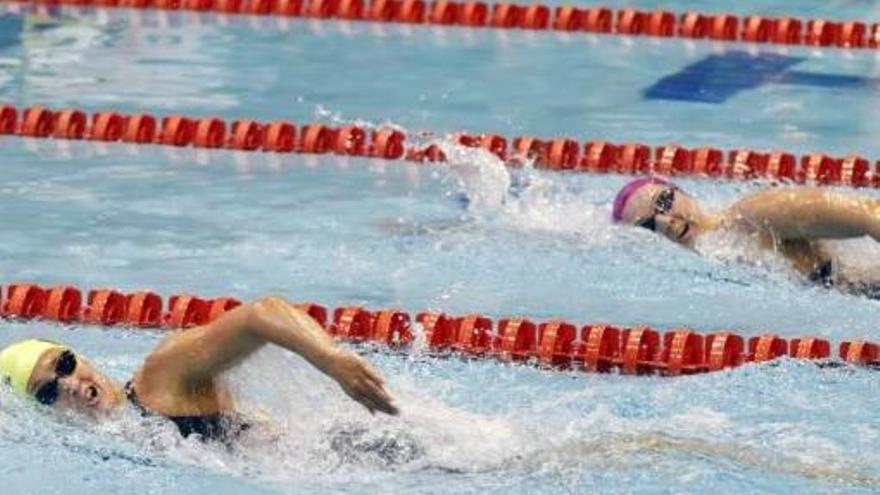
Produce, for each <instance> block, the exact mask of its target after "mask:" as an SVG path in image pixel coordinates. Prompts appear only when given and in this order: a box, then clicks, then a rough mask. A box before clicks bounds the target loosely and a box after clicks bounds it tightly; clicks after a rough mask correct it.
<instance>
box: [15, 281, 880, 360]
mask: <svg viewBox="0 0 880 495" xmlns="http://www.w3.org/2000/svg"><path fill="white" fill-rule="evenodd" d="M86 294H87V295H86V297H85V298H83V292H82V291H81V290H80V289H78V288H77V287H74V286H70V285H64V286H56V287H41V286H39V285H37V284H34V283H29V282H19V283H14V284H11V285H8V286H7V287H6V288H5V291H0V316H2V317H4V318H15V319H22V320H31V319H44V320H49V321H56V322H61V323H66V324H71V323H83V324H89V325H103V326H128V327H135V328H162V329H169V330H177V329H185V328H189V327H193V326H197V325H203V324H206V323H209V322H211V321H213V320H215V319H216V318H218V317H219V316H220V315H222V314H223V313H225V312H226V311H229V310H232V309H234V308H236V307H238V306H239V305H241V302H240V301H239V300H238V299H236V298H233V297H218V298H213V299H208V298H203V297H199V296H196V295H192V294H174V295H172V296H171V297H169V298H168V299H167V305H166V304H165V303H163V298H162V297H161V296H159V295H158V294H156V293H155V292H152V291H139V292H134V293H124V292H121V291H117V290H114V289H93V290H89V291H88V292H87V293H86ZM298 307H299V308H300V309H302V310H303V311H305V312H307V313H308V314H309V315H311V316H312V318H314V319H315V320H316V321H317V322H318V323H319V324H321V326H322V327H323V328H324V329H325V330H326V331H327V332H328V333H330V334H331V335H333V336H334V337H336V338H337V339H340V340H344V341H350V342H372V343H375V344H381V345H385V346H388V347H391V348H394V349H397V350H401V351H406V350H408V349H410V348H411V347H412V344H413V342H414V334H413V324H414V323H418V324H420V325H421V326H422V328H423V330H424V336H425V344H426V345H427V348H428V349H429V350H430V351H432V352H437V353H453V354H458V355H462V356H464V357H468V358H480V359H482V358H486V359H499V360H502V361H506V362H511V363H524V364H525V363H527V364H537V365H539V366H542V367H546V368H552V369H576V370H583V371H587V372H610V371H618V372H620V373H622V374H631V375H642V374H661V375H666V376H678V375H689V374H699V373H708V372H713V371H722V370H725V369H729V368H736V367H739V366H742V365H745V364H748V363H757V362H765V361H772V360H774V359H778V358H782V357H789V358H792V359H806V360H828V359H830V358H831V354H832V349H831V343H830V342H829V341H828V340H826V339H822V338H819V337H803V338H794V339H791V340H786V339H783V338H781V337H779V336H778V335H775V334H764V335H759V336H753V337H748V338H747V337H743V336H741V335H738V334H736V333H734V332H728V331H722V332H716V333H711V334H701V333H697V332H694V331H692V330H690V329H688V328H680V329H674V330H670V331H668V332H665V333H661V332H659V331H657V330H655V329H653V328H650V327H644V326H642V327H633V328H626V327H620V326H615V325H610V324H586V325H583V326H581V325H577V324H574V323H571V322H567V321H562V320H550V321H545V322H537V323H536V322H532V321H531V320H528V319H525V318H503V319H500V320H498V321H497V322H495V321H493V320H492V319H490V318H488V317H486V316H484V315H480V314H469V315H463V316H455V315H448V314H444V313H439V312H430V311H428V312H420V313H418V314H416V316H415V318H413V317H412V316H411V315H410V314H409V313H406V312H404V311H401V310H397V309H384V310H377V311H370V310H367V309H365V308H363V307H360V306H340V307H337V308H334V309H332V311H329V310H328V309H327V308H326V307H324V306H321V305H319V304H315V303H302V304H299V305H298ZM837 349H838V352H837V355H838V357H839V359H840V360H842V361H844V362H847V363H853V364H857V365H865V366H871V367H876V366H880V344H878V343H874V342H868V341H862V340H860V341H844V342H841V343H840V344H839V345H838V347H837Z"/></svg>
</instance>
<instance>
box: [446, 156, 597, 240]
mask: <svg viewBox="0 0 880 495" xmlns="http://www.w3.org/2000/svg"><path fill="white" fill-rule="evenodd" d="M438 144H439V145H440V146H441V148H442V149H443V152H444V153H445V154H446V158H447V162H446V163H445V166H446V167H448V170H449V171H450V176H449V180H450V181H452V182H453V183H454V186H455V188H456V192H458V193H460V194H461V195H462V196H463V197H464V198H466V201H464V206H465V207H466V209H467V213H468V214H469V215H471V216H472V217H473V218H475V219H478V220H496V221H499V222H501V223H502V224H505V225H507V226H509V227H512V228H515V229H519V230H525V231H537V232H550V233H556V234H563V235H575V236H577V237H579V238H580V239H582V240H583V242H586V243H590V244H602V243H604V242H607V241H608V240H609V239H610V238H611V232H612V229H611V222H610V220H609V218H610V210H609V209H608V208H609V207H608V206H607V204H603V205H601V206H600V205H597V204H596V203H594V202H592V201H590V200H589V197H588V195H587V194H585V193H584V191H583V190H580V189H579V188H577V187H575V186H573V185H572V184H571V181H567V180H565V179H566V178H570V177H566V176H565V175H563V174H560V173H543V172H539V171H537V170H536V169H535V168H534V167H533V166H532V162H531V161H530V160H527V159H523V158H519V159H518V161H520V162H523V163H524V165H523V166H522V168H514V167H510V166H508V164H506V163H505V162H504V161H503V160H501V159H500V158H499V157H497V156H496V155H494V154H493V153H491V152H489V151H488V150H485V149H482V148H470V147H465V146H459V145H456V144H453V143H450V142H441V143H438ZM603 203H607V201H605V202H603Z"/></svg>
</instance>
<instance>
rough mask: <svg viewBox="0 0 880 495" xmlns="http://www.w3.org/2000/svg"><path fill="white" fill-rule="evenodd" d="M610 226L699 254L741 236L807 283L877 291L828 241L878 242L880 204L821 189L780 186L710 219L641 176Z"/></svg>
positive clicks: (680, 195)
mask: <svg viewBox="0 0 880 495" xmlns="http://www.w3.org/2000/svg"><path fill="white" fill-rule="evenodd" d="M612 219H613V220H614V222H616V223H624V224H629V225H635V226H639V227H642V228H645V229H648V230H651V231H653V232H657V233H659V234H660V235H662V236H664V237H666V238H667V239H670V240H672V241H674V242H676V243H678V244H681V245H683V246H685V247H688V248H691V249H694V247H695V244H696V243H697V241H698V240H699V239H700V238H702V237H703V236H705V235H706V234H708V233H712V232H723V231H729V232H738V233H742V234H744V235H745V236H746V237H747V238H749V239H752V240H754V241H757V245H758V246H760V247H761V248H762V249H767V250H773V251H775V252H777V253H779V254H781V255H782V256H783V257H784V258H785V259H787V260H788V261H789V262H790V263H791V266H792V267H793V268H794V269H795V270H796V271H797V272H798V273H800V274H801V275H803V276H804V277H805V278H806V279H807V280H809V281H811V282H816V283H819V284H822V285H824V286H826V287H832V286H834V287H839V288H846V289H848V290H851V291H854V292H862V293H864V291H866V290H868V289H870V287H871V285H876V281H874V282H873V283H872V282H871V281H869V280H865V279H864V277H862V279H860V278H859V276H858V274H855V273H848V274H844V273H842V271H841V270H840V269H839V265H838V263H837V260H836V259H835V257H833V256H832V255H831V253H830V252H829V250H828V246H826V245H825V244H824V243H823V241H827V240H832V239H848V238H855V237H862V236H869V237H871V238H872V239H874V240H875V241H880V200H877V199H874V198H870V197H867V196H860V195H850V194H842V193H838V192H834V191H830V190H827V189H822V188H811V187H780V188H772V189H766V190H764V191H761V192H758V193H755V194H751V195H749V196H746V197H745V198H742V199H740V200H739V201H737V202H735V203H733V204H732V205H730V206H728V207H727V208H725V209H723V210H721V211H718V212H708V211H706V210H704V209H703V208H701V207H700V205H699V204H698V203H697V201H696V200H695V199H694V198H693V197H692V196H690V195H688V194H687V193H685V192H684V191H682V190H681V189H679V188H678V187H677V186H676V185H675V184H673V183H671V182H669V181H668V180H666V179H663V178H660V177H642V178H639V179H635V180H633V181H631V182H629V183H628V184H626V185H625V186H624V187H623V188H622V189H621V190H620V192H618V193H617V197H616V198H615V199H614V209H613V212H612Z"/></svg>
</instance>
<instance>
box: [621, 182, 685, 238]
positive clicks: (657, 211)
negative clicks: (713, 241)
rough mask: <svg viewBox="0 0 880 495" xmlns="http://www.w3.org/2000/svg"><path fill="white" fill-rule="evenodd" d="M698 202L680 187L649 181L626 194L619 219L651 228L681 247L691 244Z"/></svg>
mask: <svg viewBox="0 0 880 495" xmlns="http://www.w3.org/2000/svg"><path fill="white" fill-rule="evenodd" d="M701 217H702V212H701V211H700V208H699V205H697V202H696V201H694V199H693V198H691V197H690V196H688V195H687V194H685V193H684V192H683V191H682V190H681V189H678V188H676V187H674V186H669V185H664V184H649V185H646V186H644V187H642V188H641V189H639V190H638V191H636V192H635V194H633V195H632V197H630V199H629V201H628V202H627V205H626V209H625V210H624V211H623V221H624V222H625V223H628V224H630V225H637V226H640V227H644V228H647V229H649V230H653V231H655V232H658V233H660V234H662V235H663V236H665V237H666V238H668V239H670V240H673V241H675V242H677V243H679V244H683V245H685V246H689V247H690V246H693V244H694V240H695V239H696V237H697V235H699V232H700V228H699V227H700V225H699V219H700V218H701Z"/></svg>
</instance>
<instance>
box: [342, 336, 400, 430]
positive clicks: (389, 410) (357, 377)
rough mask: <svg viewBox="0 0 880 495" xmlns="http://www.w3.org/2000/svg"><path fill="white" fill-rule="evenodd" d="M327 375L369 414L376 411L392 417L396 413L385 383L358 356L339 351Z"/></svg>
mask: <svg viewBox="0 0 880 495" xmlns="http://www.w3.org/2000/svg"><path fill="white" fill-rule="evenodd" d="M329 374H330V376H332V377H333V378H334V379H335V380H336V381H337V382H339V386H340V387H342V390H344V391H345V393H346V394H348V396H349V397H351V398H352V399H354V400H356V401H358V402H360V403H361V404H363V406H364V407H366V408H367V410H368V411H370V413H371V414H372V413H375V412H376V411H380V412H383V413H385V414H392V415H396V414H397V413H398V410H397V407H395V406H394V404H393V399H392V398H391V394H389V393H388V390H386V389H385V381H384V380H383V379H382V377H381V376H380V375H379V373H378V372H377V371H376V370H374V369H373V367H372V366H370V365H369V364H367V362H366V361H364V360H363V359H361V358H360V357H359V356H357V355H355V354H352V353H350V352H347V351H340V352H339V354H338V356H337V357H336V358H335V359H334V360H333V363H332V364H331V366H330V369H329Z"/></svg>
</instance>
